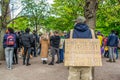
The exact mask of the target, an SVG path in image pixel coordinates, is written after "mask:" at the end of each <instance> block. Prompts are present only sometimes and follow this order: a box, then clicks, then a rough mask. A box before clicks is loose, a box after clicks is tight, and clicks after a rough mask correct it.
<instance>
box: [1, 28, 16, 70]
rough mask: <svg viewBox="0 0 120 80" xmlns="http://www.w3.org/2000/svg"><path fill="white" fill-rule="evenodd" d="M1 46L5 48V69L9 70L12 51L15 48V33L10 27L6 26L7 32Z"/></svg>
mask: <svg viewBox="0 0 120 80" xmlns="http://www.w3.org/2000/svg"><path fill="white" fill-rule="evenodd" d="M3 47H4V49H5V59H6V64H7V69H9V70H11V69H12V68H13V67H12V63H13V53H14V48H16V35H15V34H14V30H13V29H12V28H8V33H6V34H5V35H4V38H3Z"/></svg>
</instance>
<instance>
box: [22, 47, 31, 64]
mask: <svg viewBox="0 0 120 80" xmlns="http://www.w3.org/2000/svg"><path fill="white" fill-rule="evenodd" d="M30 54H31V48H30V47H24V55H23V64H25V63H26V64H28V63H29V59H30ZM26 59H27V60H26Z"/></svg>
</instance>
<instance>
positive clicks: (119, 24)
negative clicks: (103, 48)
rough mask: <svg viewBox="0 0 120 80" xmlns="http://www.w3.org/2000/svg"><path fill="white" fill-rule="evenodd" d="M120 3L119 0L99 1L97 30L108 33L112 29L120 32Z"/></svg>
mask: <svg viewBox="0 0 120 80" xmlns="http://www.w3.org/2000/svg"><path fill="white" fill-rule="evenodd" d="M119 14H120V4H119V2H118V0H105V1H103V2H101V3H99V8H98V12H97V27H96V30H99V31H101V32H102V33H103V34H105V35H108V34H109V33H110V31H111V30H116V31H118V32H119V33H120V15H119Z"/></svg>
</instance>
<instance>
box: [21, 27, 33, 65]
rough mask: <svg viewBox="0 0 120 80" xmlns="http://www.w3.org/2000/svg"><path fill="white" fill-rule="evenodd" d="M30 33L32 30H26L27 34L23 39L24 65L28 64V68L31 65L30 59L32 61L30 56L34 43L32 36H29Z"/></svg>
mask: <svg viewBox="0 0 120 80" xmlns="http://www.w3.org/2000/svg"><path fill="white" fill-rule="evenodd" d="M29 32H30V29H29V28H26V29H25V33H24V34H23V35H22V37H21V40H22V44H23V47H24V55H23V65H25V64H26V66H29V65H31V64H30V63H29V59H30V54H31V45H32V43H33V39H32V36H31V35H30V34H29ZM26 57H27V60H26ZM25 62H26V63H25Z"/></svg>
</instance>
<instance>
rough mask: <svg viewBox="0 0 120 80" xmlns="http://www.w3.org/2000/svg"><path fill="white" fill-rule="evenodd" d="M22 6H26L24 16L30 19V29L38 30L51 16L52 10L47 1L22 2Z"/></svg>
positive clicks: (29, 0) (23, 0)
mask: <svg viewBox="0 0 120 80" xmlns="http://www.w3.org/2000/svg"><path fill="white" fill-rule="evenodd" d="M22 5H23V6H25V8H24V10H23V12H22V15H23V16H27V17H28V21H29V25H30V27H33V28H36V29H37V28H38V26H40V25H42V23H43V20H44V18H45V17H47V16H48V15H49V10H50V9H49V5H48V3H47V2H46V0H22Z"/></svg>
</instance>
